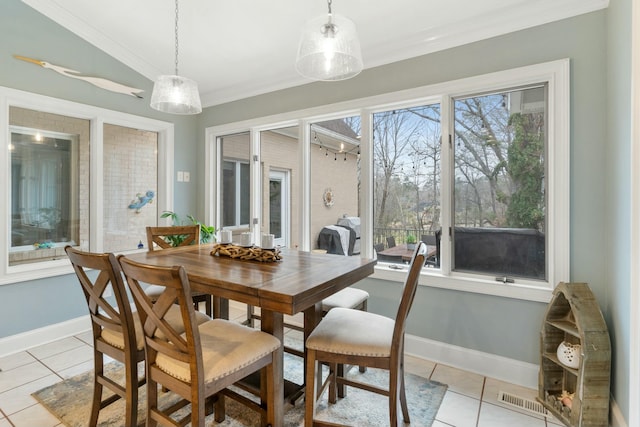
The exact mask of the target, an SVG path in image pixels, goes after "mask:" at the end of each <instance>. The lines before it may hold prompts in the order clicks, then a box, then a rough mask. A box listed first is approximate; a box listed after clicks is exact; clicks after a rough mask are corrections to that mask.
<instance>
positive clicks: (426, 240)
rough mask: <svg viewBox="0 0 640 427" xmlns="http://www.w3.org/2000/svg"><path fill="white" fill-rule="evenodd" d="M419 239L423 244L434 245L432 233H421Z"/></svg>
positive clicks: (434, 236) (434, 237) (434, 238)
mask: <svg viewBox="0 0 640 427" xmlns="http://www.w3.org/2000/svg"><path fill="white" fill-rule="evenodd" d="M420 240H422V241H423V242H424V243H425V244H427V245H430V246H435V245H436V243H437V242H436V235H435V233H434V234H423V235H422V236H421V238H420Z"/></svg>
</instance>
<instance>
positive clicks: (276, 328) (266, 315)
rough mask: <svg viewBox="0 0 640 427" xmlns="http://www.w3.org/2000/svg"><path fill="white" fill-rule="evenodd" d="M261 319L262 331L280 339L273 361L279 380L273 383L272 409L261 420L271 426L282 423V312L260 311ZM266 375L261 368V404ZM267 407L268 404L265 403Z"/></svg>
mask: <svg viewBox="0 0 640 427" xmlns="http://www.w3.org/2000/svg"><path fill="white" fill-rule="evenodd" d="M261 316H262V319H261V321H260V328H261V329H262V331H263V332H267V333H269V334H271V335H273V336H274V337H276V338H278V339H279V340H280V343H281V344H280V349H278V352H277V353H278V356H277V357H276V360H274V361H273V369H274V370H275V371H276V378H278V379H279V381H277V382H276V384H275V390H274V393H275V398H274V403H275V405H273V409H272V411H271V410H269V411H268V413H267V416H266V417H263V418H262V420H261V424H262V426H266V425H268V424H271V425H272V426H273V427H276V426H283V425H284V319H283V317H284V316H283V314H282V313H278V312H274V311H271V310H264V309H263V310H262V311H261ZM266 375H267V373H266V372H265V371H264V370H263V371H262V373H261V375H260V376H261V378H260V396H261V400H262V404H263V405H264V404H265V403H267V402H266V394H267V393H266V383H267V382H266ZM267 408H270V406H268V405H267Z"/></svg>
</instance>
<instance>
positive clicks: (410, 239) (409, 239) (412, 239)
mask: <svg viewBox="0 0 640 427" xmlns="http://www.w3.org/2000/svg"><path fill="white" fill-rule="evenodd" d="M417 241H418V240H417V239H416V236H414V235H413V234H409V235H407V243H409V244H411V243H416V242H417Z"/></svg>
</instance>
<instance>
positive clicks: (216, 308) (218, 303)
mask: <svg viewBox="0 0 640 427" xmlns="http://www.w3.org/2000/svg"><path fill="white" fill-rule="evenodd" d="M212 298H213V315H212V317H213V318H214V319H227V320H229V300H228V299H227V298H221V297H217V296H215V295H214V296H213V297H212Z"/></svg>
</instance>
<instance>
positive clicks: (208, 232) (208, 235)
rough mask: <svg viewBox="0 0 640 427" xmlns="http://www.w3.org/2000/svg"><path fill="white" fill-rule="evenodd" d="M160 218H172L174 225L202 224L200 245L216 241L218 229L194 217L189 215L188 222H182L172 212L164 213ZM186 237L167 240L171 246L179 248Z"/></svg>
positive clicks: (170, 237)
mask: <svg viewBox="0 0 640 427" xmlns="http://www.w3.org/2000/svg"><path fill="white" fill-rule="evenodd" d="M160 218H171V221H172V222H173V225H187V224H194V225H195V224H200V243H209V242H211V241H212V240H215V233H216V228H215V227H214V226H213V225H205V224H203V223H202V222H200V221H198V220H197V219H196V218H195V217H194V216H193V215H191V214H189V215H187V220H185V221H183V220H180V217H179V216H178V214H177V213H175V212H172V211H164V212H163V213H162V215H160ZM185 237H186V236H167V237H165V239H166V240H167V242H168V243H170V244H171V246H179V245H180V243H182V241H183V240H184V239H185Z"/></svg>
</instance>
